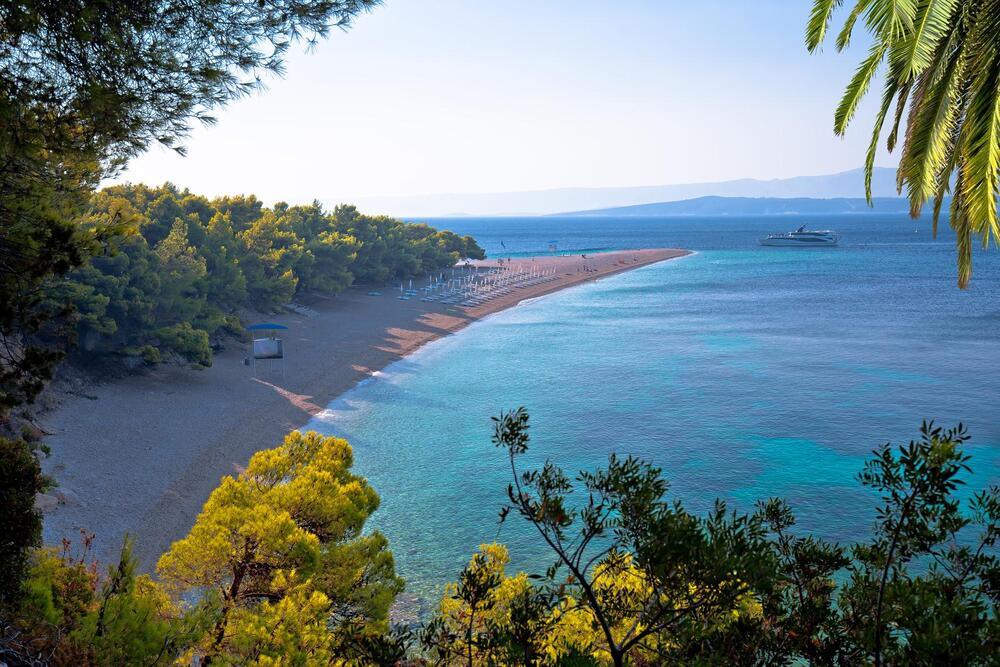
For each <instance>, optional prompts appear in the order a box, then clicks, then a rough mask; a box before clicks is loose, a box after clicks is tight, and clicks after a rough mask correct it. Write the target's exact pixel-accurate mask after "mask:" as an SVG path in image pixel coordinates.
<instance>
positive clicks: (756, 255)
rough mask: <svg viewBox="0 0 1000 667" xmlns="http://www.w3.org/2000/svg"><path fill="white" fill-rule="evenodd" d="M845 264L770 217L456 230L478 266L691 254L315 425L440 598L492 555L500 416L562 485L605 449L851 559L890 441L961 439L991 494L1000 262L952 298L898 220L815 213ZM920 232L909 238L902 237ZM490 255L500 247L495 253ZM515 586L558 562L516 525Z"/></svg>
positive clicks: (989, 259)
mask: <svg viewBox="0 0 1000 667" xmlns="http://www.w3.org/2000/svg"><path fill="white" fill-rule="evenodd" d="M809 223H810V227H812V228H827V227H830V228H834V229H837V230H839V231H840V232H841V234H842V243H841V246H840V247H838V248H817V249H780V248H763V247H760V246H758V245H757V244H756V239H757V238H758V237H760V236H762V235H763V234H764V233H766V232H768V231H785V230H786V229H787V228H792V227H794V226H797V224H799V223H798V221H797V220H796V221H791V220H784V219H783V218H741V219H735V218H727V219H705V218H685V219H673V220H662V219H661V220H655V219H652V220H651V219H639V220H635V219H633V220H629V219H560V218H518V219H449V220H446V221H445V220H441V221H436V222H435V224H438V225H440V226H445V227H447V228H450V229H453V230H454V231H456V232H459V233H463V234H472V235H474V236H476V237H477V239H479V240H480V242H481V243H482V244H483V245H484V246H485V247H486V249H487V250H488V252H490V254H491V255H494V254H498V253H503V254H531V253H538V252H543V251H544V250H545V249H546V248H547V245H548V242H549V241H550V240H557V241H558V247H559V250H560V251H563V252H567V251H573V250H579V251H581V252H586V251H589V252H594V251H596V250H599V249H607V250H610V249H618V248H634V247H640V246H645V247H654V246H672V247H684V248H689V249H693V250H696V251H697V254H696V255H694V256H690V257H686V258H683V259H680V260H675V261H669V262H664V263H660V264H656V265H652V266H648V267H644V268H641V269H637V270H635V271H631V272H627V273H624V274H619V275H617V276H612V277H609V278H606V279H603V280H601V281H599V282H596V283H591V284H587V285H582V286H578V287H574V288H570V289H567V290H565V291H563V292H560V293H557V294H553V295H550V296H546V297H543V298H540V299H537V300H534V301H532V302H529V303H524V304H522V305H520V306H519V307H517V308H514V309H512V310H509V311H506V312H503V313H499V314H497V315H494V316H491V317H489V318H487V319H486V320H484V321H481V322H478V323H475V324H473V325H472V326H470V327H468V328H467V329H465V330H464V331H462V332H461V333H460V334H459V335H456V336H451V337H448V338H445V339H442V340H439V341H436V342H434V343H432V344H430V345H428V346H427V347H425V348H424V349H423V350H421V351H419V352H418V353H417V354H415V355H413V356H411V357H409V358H407V359H405V360H403V361H401V362H399V363H397V364H395V365H393V366H391V367H390V368H388V369H387V370H386V372H384V373H381V374H379V375H378V376H376V377H375V378H373V379H371V380H369V381H367V382H365V383H364V384H362V385H360V386H359V387H357V388H356V389H354V390H353V391H351V392H349V393H348V394H346V395H345V396H343V397H341V398H340V399H339V400H337V401H336V402H334V403H333V404H332V405H331V406H330V409H329V410H328V411H326V412H324V413H322V414H321V415H319V416H318V417H317V418H316V419H314V420H313V421H312V422H311V423H310V424H309V425H308V428H315V429H318V430H322V431H325V432H327V433H331V434H337V435H340V436H343V437H346V438H348V439H349V440H350V441H351V443H352V444H353V446H354V449H355V455H356V467H357V469H358V470H359V471H360V472H361V473H363V474H364V475H366V476H368V477H369V479H370V480H371V482H372V484H373V485H374V486H375V488H376V489H378V491H379V492H380V493H381V495H382V500H383V503H382V507H381V509H380V510H379V511H378V512H377V513H376V515H375V517H374V518H373V521H372V524H371V525H373V526H374V527H377V528H379V529H380V530H382V531H384V532H385V533H386V534H387V536H388V537H389V539H390V542H391V544H392V548H393V552H394V553H395V555H396V558H397V566H398V569H399V571H400V573H401V574H402V575H403V576H404V577H405V578H406V579H407V581H408V589H409V591H410V592H411V593H415V594H416V595H418V596H420V597H423V598H425V599H433V598H434V597H436V595H437V592H438V590H439V587H440V585H441V584H442V583H443V582H445V581H449V580H453V579H454V578H455V577H456V575H457V573H458V571H459V570H460V569H461V567H462V565H463V564H464V563H465V562H466V561H467V559H468V557H469V555H470V554H471V553H472V551H474V550H475V548H476V546H477V545H478V544H479V543H481V542H484V541H492V540H493V539H496V538H497V522H496V517H497V511H498V509H499V507H500V505H501V504H502V502H503V500H504V491H505V488H506V484H507V481H508V479H509V468H508V467H507V465H506V460H505V458H504V456H503V454H502V452H500V451H498V450H496V449H494V448H493V447H492V446H491V445H490V443H489V437H490V432H491V424H490V417H491V416H492V415H495V414H497V413H498V412H499V411H500V410H501V409H510V408H513V407H516V406H519V405H524V406H527V407H528V408H529V410H530V413H531V417H532V435H533V440H532V445H531V451H530V452H529V456H528V457H527V458H526V463H531V462H534V463H537V462H540V461H541V460H543V459H544V458H546V457H550V458H552V459H554V460H555V461H557V462H558V463H560V464H562V465H563V466H565V467H566V468H567V469H568V470H570V471H575V470H578V469H581V468H592V467H594V466H597V465H600V464H601V463H602V462H603V461H605V460H606V457H607V455H608V453H609V452H612V451H616V452H618V453H620V454H625V453H631V454H635V455H637V456H640V457H643V458H646V459H648V460H651V461H653V462H654V463H656V464H657V465H659V466H661V467H662V468H663V469H664V470H665V472H666V474H667V476H668V477H669V479H670V480H671V493H672V494H674V495H676V496H677V497H679V498H681V499H682V500H683V501H684V502H685V503H686V504H687V505H688V506H689V507H691V508H694V509H697V510H705V509H707V508H708V507H710V505H711V503H712V502H713V501H714V499H715V498H717V497H721V498H725V499H728V500H729V501H731V502H732V503H733V504H735V505H736V506H738V507H740V508H742V509H750V508H752V506H753V503H754V502H755V501H756V500H757V499H760V498H766V497H770V496H783V497H785V498H786V499H788V500H789V501H790V502H791V503H792V505H793V507H794V509H795V510H796V512H797V513H798V516H799V518H800V526H801V528H802V529H803V530H811V531H814V532H816V533H818V534H821V535H823V536H824V537H828V538H831V539H837V540H842V541H850V540H853V539H857V538H859V537H861V536H863V535H864V534H866V533H867V531H868V529H869V527H870V525H871V520H872V516H873V515H872V510H871V508H872V505H873V498H872V496H871V495H870V494H868V493H867V492H865V491H863V490H862V489H861V488H860V486H859V485H858V484H857V483H856V481H855V480H854V475H855V474H856V473H857V471H858V470H859V469H860V466H861V463H862V461H863V459H864V457H865V456H866V455H867V454H868V452H870V450H871V449H872V448H873V447H875V446H877V445H879V444H880V443H882V442H885V441H893V442H901V441H904V440H908V439H910V438H912V437H916V435H917V429H918V428H919V425H920V422H921V420H922V419H925V418H934V419H936V420H938V422H939V423H941V424H946V425H951V424H954V423H956V422H958V421H959V420H962V421H964V422H965V423H966V425H967V426H968V427H969V430H970V432H971V434H972V435H973V441H972V444H971V446H970V448H969V449H970V452H971V453H972V454H973V457H974V458H973V461H972V464H973V466H974V469H975V470H974V474H973V475H972V476H971V477H970V478H969V481H970V488H979V487H982V486H983V485H985V484H986V483H989V482H997V481H998V480H1000V474H998V469H1000V409H998V408H997V397H998V396H1000V338H998V335H997V334H998V330H1000V255H998V253H997V252H996V251H990V252H977V256H976V265H975V272H974V277H973V285H972V287H971V288H970V289H969V290H967V291H964V292H960V291H959V290H957V288H956V287H955V286H954V285H955V281H954V275H955V269H954V246H953V241H954V239H953V237H952V236H951V235H950V233H943V234H942V235H941V237H940V238H939V239H938V240H936V241H935V240H933V239H931V237H930V231H929V225H928V224H927V223H923V222H922V223H920V224H919V226H917V225H915V223H913V222H912V221H909V220H906V219H905V218H895V217H886V216H858V215H854V216H843V217H835V218H830V217H824V218H812V219H810V220H809ZM915 229H916V231H914V230H915ZM501 241H502V242H503V244H504V246H506V247H505V248H503V247H501V245H500V243H501ZM499 539H500V540H501V541H504V542H506V543H507V544H508V545H510V547H511V551H512V557H513V565H514V566H515V567H530V568H540V567H544V565H546V564H548V559H549V556H548V554H546V553H545V552H544V551H543V550H541V549H540V547H539V545H538V544H537V540H536V539H534V536H533V535H532V534H531V533H530V532H529V530H528V528H527V527H526V526H525V525H524V524H522V523H520V522H519V521H518V520H516V519H513V518H512V519H511V520H509V521H508V523H507V525H505V526H504V528H503V531H502V533H501V534H500V536H499Z"/></svg>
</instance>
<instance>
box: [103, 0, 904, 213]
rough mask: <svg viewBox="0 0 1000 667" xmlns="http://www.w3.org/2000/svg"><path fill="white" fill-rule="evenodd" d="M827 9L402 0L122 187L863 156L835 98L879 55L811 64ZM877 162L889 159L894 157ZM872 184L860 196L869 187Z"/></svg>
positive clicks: (284, 194)
mask: <svg viewBox="0 0 1000 667" xmlns="http://www.w3.org/2000/svg"><path fill="white" fill-rule="evenodd" d="M810 5H811V1H810V0H755V1H754V2H742V1H740V0H703V1H699V2H687V1H684V0H659V1H656V0H648V1H641V0H618V1H617V2H608V1H607V0H605V1H603V2H596V1H591V0H534V1H532V2H521V3H517V2H495V1H493V2H487V1H485V0H386V1H385V4H384V5H383V6H382V7H379V8H377V9H375V10H374V11H373V12H371V13H369V14H365V15H362V16H360V17H359V18H358V19H357V21H356V22H355V24H354V27H353V28H351V29H350V30H349V31H347V32H341V31H338V30H333V31H331V33H330V36H329V37H328V38H327V39H326V40H325V41H323V42H321V43H320V44H319V45H318V46H317V47H316V48H314V49H313V50H312V51H311V52H308V53H307V52H306V49H305V47H304V46H299V47H297V48H296V47H293V49H292V53H291V55H290V56H289V58H288V62H287V72H286V75H285V76H284V77H283V78H280V79H270V80H269V81H268V88H267V90H265V91H264V92H263V93H261V94H259V95H255V96H252V97H249V98H246V99H243V100H240V101H238V102H236V103H233V104H231V105H230V106H229V107H227V108H225V109H223V110H221V111H217V112H216V113H215V115H216V116H217V118H218V124H217V125H215V126H211V127H200V126H199V127H195V128H194V130H193V132H192V134H191V136H190V138H189V139H188V140H187V141H186V142H185V144H186V146H187V148H188V155H187V157H181V156H178V155H176V154H174V153H172V152H170V151H167V150H165V149H162V148H159V147H154V148H151V149H150V150H149V151H148V152H147V153H146V154H144V155H142V156H140V157H138V158H136V159H135V160H134V161H133V162H132V163H131V164H130V165H129V167H128V169H127V170H126V171H125V172H124V173H123V174H122V175H121V177H120V178H119V179H118V180H119V181H132V182H146V183H150V184H158V183H162V182H164V181H171V182H173V183H175V184H177V185H179V186H181V187H187V188H189V189H191V190H192V191H194V192H197V193H200V194H205V195H208V196H217V195H221V194H235V193H255V194H257V195H258V196H259V197H260V198H261V199H263V200H264V201H265V202H268V203H272V202H274V201H287V202H290V203H302V202H308V201H311V200H313V199H319V200H320V201H323V202H326V203H331V204H332V203H337V202H351V201H355V200H359V199H363V200H365V201H367V202H371V201H377V200H378V197H380V196H387V195H424V194H431V193H443V192H444V193H477V192H507V191H523V190H544V189H550V188H562V187H613V186H614V187H618V186H638V185H660V184H673V183H695V182H702V181H720V180H728V179H736V178H744V177H750V178H760V179H770V178H785V177H791V176H798V175H812V174H825V173H834V172H838V171H845V170H848V169H852V168H856V167H858V166H860V165H861V163H862V161H863V159H864V153H865V149H866V147H867V141H868V132H869V129H870V127H871V119H872V117H873V116H874V111H875V108H874V107H875V103H876V100H875V95H872V94H870V95H869V99H868V100H866V103H864V104H863V105H862V107H861V108H860V110H859V114H858V117H857V119H856V120H855V123H854V124H853V125H852V127H851V129H850V131H849V132H848V135H847V136H846V137H843V138H841V137H836V136H835V135H834V134H833V130H832V125H833V109H834V107H835V105H836V103H837V100H838V99H839V96H840V94H841V92H842V90H843V87H844V86H845V85H846V83H847V81H848V79H849V78H850V76H851V74H852V72H853V70H854V68H855V67H856V65H857V63H858V62H859V61H860V59H861V57H862V55H863V53H864V50H865V48H866V45H865V40H864V38H863V37H862V38H861V39H859V40H858V43H857V44H855V45H852V47H851V48H850V49H849V50H848V51H847V52H845V53H837V52H836V50H835V49H834V48H833V46H832V44H828V45H827V46H826V47H825V49H824V52H823V53H821V54H813V55H810V54H808V53H807V52H806V49H805V47H804V45H803V33H804V26H805V22H806V16H807V14H808V11H809V7H810ZM878 163H879V164H883V165H891V164H893V161H892V159H891V156H889V155H888V154H882V155H880V157H879V160H878ZM859 194H860V192H859Z"/></svg>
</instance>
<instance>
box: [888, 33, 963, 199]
mask: <svg viewBox="0 0 1000 667" xmlns="http://www.w3.org/2000/svg"><path fill="white" fill-rule="evenodd" d="M961 72H962V58H961V52H960V51H959V52H956V53H954V54H952V56H951V57H950V58H949V59H948V67H947V68H946V70H945V73H944V75H943V76H942V77H941V78H939V79H938V80H937V81H934V80H933V79H934V77H933V75H932V74H931V72H928V73H927V74H926V75H925V76H924V77H923V80H922V81H921V91H922V94H921V100H920V103H919V104H916V103H915V105H914V107H913V111H914V113H913V114H912V115H911V119H910V122H909V126H908V128H907V137H906V144H905V148H904V150H903V156H902V158H901V159H900V163H899V177H900V180H901V181H902V180H905V181H906V183H907V185H908V186H909V187H908V196H909V198H910V214H911V215H913V216H914V217H916V216H919V214H920V209H921V208H922V207H923V204H924V202H926V201H927V200H928V199H929V198H930V197H932V196H934V194H935V193H936V192H938V191H939V190H940V187H939V186H940V184H939V182H938V180H939V177H940V176H941V172H942V171H943V167H944V165H945V163H946V162H947V161H948V156H949V155H950V154H952V153H953V152H954V141H955V128H956V122H957V118H958V114H959V104H958V98H959V85H960V82H961ZM949 176H950V170H949V173H948V174H944V179H945V180H947V179H948V177H949Z"/></svg>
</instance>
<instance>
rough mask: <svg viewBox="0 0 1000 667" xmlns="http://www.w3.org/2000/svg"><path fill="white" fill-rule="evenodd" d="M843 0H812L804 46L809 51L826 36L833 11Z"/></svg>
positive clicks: (814, 48)
mask: <svg viewBox="0 0 1000 667" xmlns="http://www.w3.org/2000/svg"><path fill="white" fill-rule="evenodd" d="M842 2H843V0H814V1H813V7H812V11H810V12H809V22H808V23H807V24H806V47H807V48H808V49H809V51H810V53H811V52H813V51H815V50H816V49H818V48H819V45H820V44H822V43H823V40H824V39H825V38H826V30H827V28H828V27H829V25H830V17H831V16H833V11H834V10H835V9H837V7H839V6H840V4H841V3H842Z"/></svg>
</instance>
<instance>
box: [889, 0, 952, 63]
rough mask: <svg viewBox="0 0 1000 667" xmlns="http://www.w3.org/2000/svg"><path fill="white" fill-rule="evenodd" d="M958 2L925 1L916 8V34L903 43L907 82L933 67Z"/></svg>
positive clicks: (914, 32) (914, 27) (910, 35)
mask: <svg viewBox="0 0 1000 667" xmlns="http://www.w3.org/2000/svg"><path fill="white" fill-rule="evenodd" d="M957 7H958V2H957V0H922V1H921V2H920V4H919V5H918V7H917V11H916V20H915V22H914V24H913V31H912V33H911V34H909V35H907V37H906V38H905V40H904V41H903V50H902V54H901V55H902V57H903V59H904V62H903V63H902V74H903V77H904V78H905V79H906V80H912V79H914V78H916V77H917V76H918V75H919V74H920V73H921V72H923V71H924V70H925V69H927V68H928V67H930V66H931V64H932V63H933V61H934V54H935V52H936V51H937V48H938V45H939V44H940V43H941V40H942V39H944V38H945V36H946V35H947V34H948V32H949V28H950V27H951V26H952V23H953V16H954V14H955V10H956V8H957Z"/></svg>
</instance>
